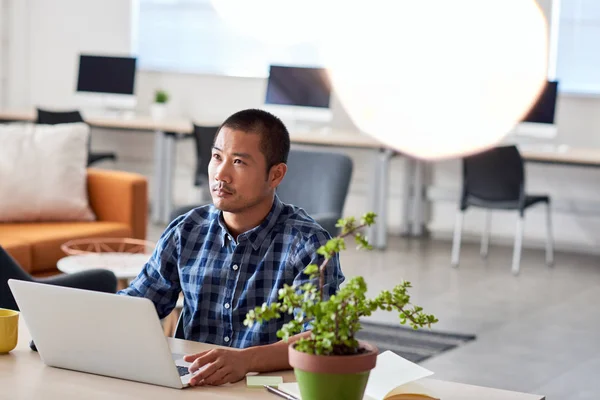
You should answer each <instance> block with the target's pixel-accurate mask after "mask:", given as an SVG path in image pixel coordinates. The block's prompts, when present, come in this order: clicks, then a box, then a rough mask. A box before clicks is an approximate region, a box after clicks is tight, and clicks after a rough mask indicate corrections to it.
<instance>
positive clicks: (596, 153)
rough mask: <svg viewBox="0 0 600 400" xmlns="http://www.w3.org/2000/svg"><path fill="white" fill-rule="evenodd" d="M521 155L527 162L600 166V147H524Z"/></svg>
mask: <svg viewBox="0 0 600 400" xmlns="http://www.w3.org/2000/svg"><path fill="white" fill-rule="evenodd" d="M521 155H522V156H523V159H524V160H525V161H526V162H533V163H538V164H554V165H565V166H572V167H593V168H599V167H600V149H598V148H582V147H570V146H569V147H568V146H564V147H563V146H556V147H555V148H554V149H553V150H552V149H551V148H549V149H548V150H535V149H527V148H524V149H523V150H521Z"/></svg>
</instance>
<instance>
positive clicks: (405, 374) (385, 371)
mask: <svg viewBox="0 0 600 400" xmlns="http://www.w3.org/2000/svg"><path fill="white" fill-rule="evenodd" d="M430 375H433V372H431V371H429V370H428V369H425V368H423V367H421V366H419V365H417V364H415V363H412V362H410V361H408V360H406V359H404V358H402V357H400V356H399V355H396V354H395V353H392V352H391V351H384V352H383V353H381V354H380V355H378V356H377V365H376V366H375V368H374V369H373V370H372V371H371V375H370V376H369V382H368V383H367V389H366V390H365V398H366V397H367V396H369V397H370V398H371V399H374V400H382V399H383V398H384V397H385V395H386V394H388V393H389V392H391V391H392V390H393V389H395V388H397V387H398V386H401V385H404V384H405V383H409V382H412V381H416V380H417V379H421V378H425V377H426V376H430Z"/></svg>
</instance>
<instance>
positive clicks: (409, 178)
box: [400, 157, 415, 236]
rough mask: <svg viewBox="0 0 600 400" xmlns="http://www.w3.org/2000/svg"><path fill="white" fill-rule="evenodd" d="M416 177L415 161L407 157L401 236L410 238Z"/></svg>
mask: <svg viewBox="0 0 600 400" xmlns="http://www.w3.org/2000/svg"><path fill="white" fill-rule="evenodd" d="M414 176H415V160H414V159H413V158H411V157H405V162H404V187H403V188H402V221H401V222H400V234H401V235H403V236H410V229H411V224H412V221H413V218H412V216H411V209H412V208H411V206H412V204H411V203H412V201H411V200H412V196H413V193H412V191H413V185H412V183H413V180H414Z"/></svg>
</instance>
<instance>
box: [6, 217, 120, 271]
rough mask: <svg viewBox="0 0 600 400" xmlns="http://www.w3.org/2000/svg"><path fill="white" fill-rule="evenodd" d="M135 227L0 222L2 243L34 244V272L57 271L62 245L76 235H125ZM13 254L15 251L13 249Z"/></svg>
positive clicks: (32, 266)
mask: <svg viewBox="0 0 600 400" xmlns="http://www.w3.org/2000/svg"><path fill="white" fill-rule="evenodd" d="M130 236H131V228H130V227H129V226H128V225H127V224H125V223H120V222H103V221H97V222H38V223H3V224H0V245H2V246H3V247H4V242H3V241H4V240H5V239H6V240H9V238H10V240H13V241H15V240H19V241H21V242H25V243H29V245H30V246H31V264H30V265H31V269H30V271H29V272H30V273H31V274H33V275H38V274H42V273H44V272H50V271H57V270H56V262H57V261H58V260H60V259H61V258H63V257H65V253H64V252H63V251H62V250H61V249H60V246H61V245H62V244H63V243H65V242H67V241H69V240H73V239H84V238H90V237H111V238H125V237H130ZM11 254H12V253H11Z"/></svg>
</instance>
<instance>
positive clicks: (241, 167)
mask: <svg viewBox="0 0 600 400" xmlns="http://www.w3.org/2000/svg"><path fill="white" fill-rule="evenodd" d="M260 138H261V136H260V135H259V134H256V133H246V132H243V131H238V130H234V129H231V128H228V127H223V128H221V130H220V131H219V134H218V135H217V138H216V139H215V144H214V147H213V150H212V157H211V160H210V163H209V164H208V177H209V181H210V189H211V190H210V194H211V196H212V199H213V203H214V205H215V207H217V208H218V209H220V210H222V211H226V212H231V213H239V212H243V211H245V210H247V209H249V208H252V207H253V206H255V205H257V204H259V203H261V202H262V201H265V200H266V199H268V198H269V197H270V196H272V189H274V187H272V185H271V182H270V180H269V174H268V173H267V162H266V159H265V156H264V154H263V153H262V152H261V151H260Z"/></svg>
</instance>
